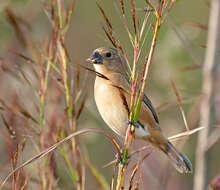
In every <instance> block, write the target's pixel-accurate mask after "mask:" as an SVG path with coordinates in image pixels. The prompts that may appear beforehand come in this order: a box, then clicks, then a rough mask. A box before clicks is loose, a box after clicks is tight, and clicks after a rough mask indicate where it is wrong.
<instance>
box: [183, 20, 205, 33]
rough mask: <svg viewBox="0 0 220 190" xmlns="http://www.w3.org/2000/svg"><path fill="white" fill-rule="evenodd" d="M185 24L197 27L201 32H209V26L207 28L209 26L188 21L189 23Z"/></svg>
mask: <svg viewBox="0 0 220 190" xmlns="http://www.w3.org/2000/svg"><path fill="white" fill-rule="evenodd" d="M185 24H188V25H191V26H194V27H197V28H199V29H201V30H205V31H206V30H208V26H207V25H205V24H201V23H199V22H194V21H187V22H185Z"/></svg>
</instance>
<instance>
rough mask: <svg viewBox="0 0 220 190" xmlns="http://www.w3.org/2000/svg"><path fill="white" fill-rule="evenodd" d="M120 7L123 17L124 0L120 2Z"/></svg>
mask: <svg viewBox="0 0 220 190" xmlns="http://www.w3.org/2000/svg"><path fill="white" fill-rule="evenodd" d="M120 6H121V10H122V14H123V15H125V7H124V0H120Z"/></svg>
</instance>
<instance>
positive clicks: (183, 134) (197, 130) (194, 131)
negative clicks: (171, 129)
mask: <svg viewBox="0 0 220 190" xmlns="http://www.w3.org/2000/svg"><path fill="white" fill-rule="evenodd" d="M202 129H204V127H198V128H195V129H192V130H189V131H185V132H183V133H179V134H177V135H174V136H171V137H169V138H168V139H169V140H170V141H176V140H179V139H180V138H183V137H188V136H190V135H193V134H195V133H197V132H199V131H201V130H202Z"/></svg>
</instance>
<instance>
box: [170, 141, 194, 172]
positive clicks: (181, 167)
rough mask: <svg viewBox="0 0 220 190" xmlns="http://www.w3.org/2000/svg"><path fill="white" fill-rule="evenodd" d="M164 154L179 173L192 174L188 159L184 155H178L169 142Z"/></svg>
mask: <svg viewBox="0 0 220 190" xmlns="http://www.w3.org/2000/svg"><path fill="white" fill-rule="evenodd" d="M166 154H167V156H168V157H169V159H170V160H171V163H172V164H173V166H174V167H175V168H176V169H177V170H178V171H179V172H180V173H191V172H192V164H191V162H190V161H189V159H188V158H187V157H186V156H185V155H184V154H182V153H180V152H179V151H178V150H177V149H176V148H175V147H174V146H173V145H172V144H171V143H170V142H168V151H167V152H166Z"/></svg>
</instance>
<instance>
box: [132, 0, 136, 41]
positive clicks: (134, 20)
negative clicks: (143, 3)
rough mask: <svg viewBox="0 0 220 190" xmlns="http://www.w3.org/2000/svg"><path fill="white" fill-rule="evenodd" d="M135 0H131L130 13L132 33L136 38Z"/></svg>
mask: <svg viewBox="0 0 220 190" xmlns="http://www.w3.org/2000/svg"><path fill="white" fill-rule="evenodd" d="M135 9H136V8H135V0H131V14H132V20H133V27H134V33H135V36H136V38H137V37H138V36H137V25H136V12H135Z"/></svg>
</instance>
